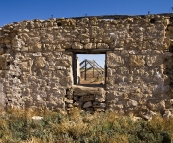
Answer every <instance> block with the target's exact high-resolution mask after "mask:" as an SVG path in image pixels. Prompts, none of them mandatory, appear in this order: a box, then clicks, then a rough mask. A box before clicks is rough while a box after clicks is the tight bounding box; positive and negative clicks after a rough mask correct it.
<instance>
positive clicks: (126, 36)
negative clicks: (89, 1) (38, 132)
mask: <svg viewBox="0 0 173 143" xmlns="http://www.w3.org/2000/svg"><path fill="white" fill-rule="evenodd" d="M106 18H107V17H84V18H72V19H63V18H62V19H55V18H54V19H48V20H44V21H43V20H39V19H35V20H32V21H27V20H24V21H22V22H14V23H13V24H7V25H5V26H4V27H2V28H0V98H1V101H0V102H1V103H0V105H1V108H6V107H15V108H36V109H53V110H59V109H60V110H65V109H68V108H72V107H74V106H77V105H80V106H79V107H81V108H84V109H86V110H92V111H95V110H98V109H101V110H105V109H107V110H114V111H117V113H119V114H134V115H139V116H143V117H144V118H149V117H150V116H152V115H153V114H154V113H155V112H160V113H161V114H166V115H167V114H171V112H172V105H173V93H172V92H173V90H172V85H173V76H172V75H173V74H172V73H173V70H172V69H173V68H172V63H173V62H172V60H173V59H172V52H173V19H172V17H171V16H170V15H167V14H162V15H146V16H112V17H111V18H110V19H106ZM76 52H81V53H92V54H94V53H99V52H101V53H105V54H106V75H105V78H106V83H105V88H104V89H100V88H97V89H96V88H95V89H92V90H93V92H88V90H86V89H85V90H84V89H82V88H81V87H77V88H76V86H74V85H73V83H74V78H73V76H74V71H73V64H74V61H73V58H74V55H75V54H76ZM76 90H77V91H78V90H79V91H80V90H81V91H82V92H81V93H82V94H81V95H79V92H77V91H76ZM90 90H91V89H90ZM95 90H96V91H97V90H98V91H99V90H104V92H101V93H100V92H95ZM75 91H76V92H77V93H78V94H77V95H76V94H75V93H76V92H75ZM79 97H80V98H79ZM87 97H88V98H87ZM98 97H99V99H98ZM96 105H97V107H96Z"/></svg>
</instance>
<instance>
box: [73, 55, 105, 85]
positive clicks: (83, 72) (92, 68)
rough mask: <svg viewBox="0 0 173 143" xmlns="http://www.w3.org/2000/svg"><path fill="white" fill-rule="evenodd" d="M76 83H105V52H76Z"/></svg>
mask: <svg viewBox="0 0 173 143" xmlns="http://www.w3.org/2000/svg"><path fill="white" fill-rule="evenodd" d="M76 56H77V77H78V82H77V84H80V85H90V86H92V85H93V86H94V85H104V84H105V54H77V55H76Z"/></svg>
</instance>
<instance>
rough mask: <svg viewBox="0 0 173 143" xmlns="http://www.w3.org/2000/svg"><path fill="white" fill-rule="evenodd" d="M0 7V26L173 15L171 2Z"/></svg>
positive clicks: (78, 1) (40, 1)
mask: <svg viewBox="0 0 173 143" xmlns="http://www.w3.org/2000/svg"><path fill="white" fill-rule="evenodd" d="M0 6H1V8H0V27H2V26H3V25H4V24H8V23H13V22H15V21H16V22H20V21H22V20H32V19H36V18H38V19H42V20H45V19H48V18H51V15H53V17H54V18H62V17H65V18H68V17H79V16H84V15H85V14H87V15H88V16H98V15H115V14H116V15H141V14H142V15H143V14H147V13H148V11H150V13H151V14H158V13H169V12H173V11H172V9H171V7H173V0H0ZM88 57H91V58H92V57H93V56H88ZM95 57H97V56H95ZM79 59H80V57H79ZM101 59H102V58H99V61H100V62H99V63H101V64H102V63H103V61H104V59H103V60H101ZM95 60H97V59H95ZM102 66H103V65H102Z"/></svg>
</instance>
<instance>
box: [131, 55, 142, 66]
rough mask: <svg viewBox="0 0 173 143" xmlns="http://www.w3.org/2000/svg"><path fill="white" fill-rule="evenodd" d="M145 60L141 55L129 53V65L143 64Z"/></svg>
mask: <svg viewBox="0 0 173 143" xmlns="http://www.w3.org/2000/svg"><path fill="white" fill-rule="evenodd" d="M144 65H145V60H144V57H143V56H142V55H130V56H129V66H144Z"/></svg>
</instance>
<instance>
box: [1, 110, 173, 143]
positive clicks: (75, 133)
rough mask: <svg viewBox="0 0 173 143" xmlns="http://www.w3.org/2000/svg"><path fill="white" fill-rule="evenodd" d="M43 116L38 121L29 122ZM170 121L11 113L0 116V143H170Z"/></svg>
mask: <svg viewBox="0 0 173 143" xmlns="http://www.w3.org/2000/svg"><path fill="white" fill-rule="evenodd" d="M33 116H42V117H43V119H41V120H32V117H33ZM171 139H173V118H170V119H163V118H162V117H160V116H155V117H154V118H153V119H152V120H150V121H145V120H143V119H139V120H137V121H134V120H133V119H132V117H128V116H119V115H117V114H116V113H114V112H104V113H103V112H100V113H98V112H96V113H94V114H90V113H87V112H85V111H81V110H79V109H73V110H70V111H69V113H68V114H65V113H62V112H53V111H47V110H45V111H31V110H28V111H26V110H25V111H23V110H14V109H13V110H11V109H8V110H7V111H6V112H1V114H0V143H171Z"/></svg>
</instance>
